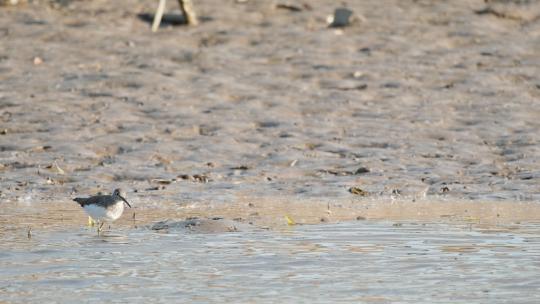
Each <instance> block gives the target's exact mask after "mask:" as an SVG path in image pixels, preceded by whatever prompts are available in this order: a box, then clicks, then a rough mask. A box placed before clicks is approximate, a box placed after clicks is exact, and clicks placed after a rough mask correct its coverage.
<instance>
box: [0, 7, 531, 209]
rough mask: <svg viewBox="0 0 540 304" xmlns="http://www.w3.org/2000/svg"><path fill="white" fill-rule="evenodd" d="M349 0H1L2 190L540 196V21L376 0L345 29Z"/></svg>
mask: <svg viewBox="0 0 540 304" xmlns="http://www.w3.org/2000/svg"><path fill="white" fill-rule="evenodd" d="M331 3H333V2H332V1H314V2H310V4H309V6H308V8H303V9H302V10H301V11H300V12H291V11H289V10H285V9H276V8H275V6H274V5H273V4H271V3H265V2H257V1H255V2H252V1H248V2H247V3H243V4H242V3H230V4H228V5H221V6H219V7H220V9H219V10H217V9H215V7H216V5H217V2H215V1H201V3H198V4H197V10H198V11H199V15H200V16H201V19H202V20H203V22H202V23H201V25H200V26H198V27H193V28H188V27H184V26H165V27H163V28H161V29H160V31H159V32H158V33H155V34H152V33H151V32H150V31H149V30H148V29H149V24H148V23H146V22H144V21H142V20H141V19H139V18H138V17H137V16H138V14H144V13H149V12H152V11H153V10H154V5H155V3H154V1H134V0H132V1H129V0H127V1H123V2H122V3H117V2H115V1H112V2H111V1H76V2H72V3H71V4H70V5H68V6H66V7H60V8H49V7H47V6H44V5H22V6H17V7H3V8H2V9H1V10H0V14H1V15H0V17H1V18H0V35H2V36H1V39H2V48H1V49H0V58H1V59H0V71H1V73H0V111H1V112H0V114H1V119H2V120H1V121H2V124H1V125H2V129H3V130H2V135H0V138H1V147H0V155H1V160H2V161H1V168H0V170H2V177H1V179H0V185H1V186H2V187H1V188H2V190H1V191H2V192H1V194H0V195H1V201H2V202H3V204H4V205H5V204H10V203H12V202H14V201H17V200H25V199H26V198H28V197H30V198H31V201H32V202H36V201H50V202H65V203H66V204H69V201H70V199H71V198H72V197H73V196H75V195H83V194H88V195H90V194H95V193H96V192H98V191H102V192H110V191H111V190H112V189H113V188H115V187H123V188H126V189H127V190H128V191H129V192H130V196H131V197H133V198H134V199H136V200H140V201H141V202H144V204H148V203H150V204H153V205H155V206H159V205H161V204H162V203H164V202H167V203H172V204H173V205H174V204H178V205H185V204H193V203H194V202H202V203H216V204H221V203H223V204H226V203H235V202H236V201H237V200H238V199H239V198H242V197H250V198H254V199H262V200H271V199H273V198H278V199H280V200H288V201H294V202H306V203H307V204H308V202H310V201H313V200H320V201H323V203H327V202H335V203H346V202H350V201H351V200H355V201H356V200H359V201H364V200H373V199H380V200H382V201H389V200H390V199H391V197H392V196H396V195H398V196H400V197H402V198H403V197H405V198H407V199H411V200H412V199H415V198H427V199H430V198H432V199H439V198H440V197H443V198H445V199H447V200H448V201H452V200H453V199H459V200H471V201H490V202H491V201H495V202H497V201H504V202H508V201H512V202H516V201H526V202H537V201H538V198H539V193H540V192H539V188H538V182H537V181H538V174H539V172H540V166H539V162H538V155H539V153H538V150H539V149H540V145H539V143H540V141H539V139H540V138H539V136H540V135H539V132H537V131H538V130H539V124H540V122H539V121H538V119H537V118H538V117H540V116H539V114H540V111H539V104H538V97H539V93H540V90H539V88H538V87H539V85H540V79H539V76H538V75H540V73H539V72H540V71H539V66H538V64H539V62H540V60H539V59H540V58H539V55H538V54H539V52H538V51H539V49H538V43H537V41H538V37H539V34H540V25H539V24H540V23H539V22H535V21H523V20H515V19H508V18H501V17H497V16H496V15H493V14H480V13H478V10H481V9H482V8H483V7H484V4H483V2H482V1H457V2H454V3H452V4H449V3H439V2H429V1H420V2H416V3H402V2H400V1H385V3H384V4H385V5H382V4H380V3H379V2H378V1H362V2H359V3H354V4H352V3H351V4H350V6H351V8H352V9H353V11H354V12H355V13H356V16H357V21H356V23H354V24H353V25H352V26H350V27H347V28H344V29H329V28H327V27H326V21H325V18H326V16H327V15H328V14H331V12H332V11H333V8H334V7H333V6H332V5H331ZM169 5H170V6H171V7H174V5H173V4H169ZM168 12H174V11H171V10H169V11H168ZM35 58H39V60H38V61H36V62H35ZM35 63H38V64H35ZM205 181H206V182H205ZM350 187H359V188H360V189H362V190H364V191H366V192H367V194H368V197H366V198H364V197H360V198H358V197H356V196H355V195H352V194H351V193H350V192H349V191H348V189H349V188H350ZM135 191H137V192H135ZM140 207H145V206H140Z"/></svg>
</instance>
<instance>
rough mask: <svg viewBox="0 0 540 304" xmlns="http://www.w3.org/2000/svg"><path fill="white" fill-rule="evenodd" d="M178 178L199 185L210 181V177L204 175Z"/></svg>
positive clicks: (183, 175) (186, 175)
mask: <svg viewBox="0 0 540 304" xmlns="http://www.w3.org/2000/svg"><path fill="white" fill-rule="evenodd" d="M178 178H180V179H183V180H190V181H193V182H199V183H208V182H209V181H210V179H209V178H208V176H206V175H204V174H193V175H188V174H181V175H178Z"/></svg>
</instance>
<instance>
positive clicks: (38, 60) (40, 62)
mask: <svg viewBox="0 0 540 304" xmlns="http://www.w3.org/2000/svg"><path fill="white" fill-rule="evenodd" d="M42 63H43V59H41V58H39V57H34V65H40V64H42Z"/></svg>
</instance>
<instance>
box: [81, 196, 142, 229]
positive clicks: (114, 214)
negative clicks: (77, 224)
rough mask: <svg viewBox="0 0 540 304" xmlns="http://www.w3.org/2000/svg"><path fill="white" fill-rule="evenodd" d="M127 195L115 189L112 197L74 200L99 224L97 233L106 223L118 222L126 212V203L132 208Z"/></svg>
mask: <svg viewBox="0 0 540 304" xmlns="http://www.w3.org/2000/svg"><path fill="white" fill-rule="evenodd" d="M125 197H126V193H125V192H124V191H122V190H120V189H114V191H113V193H112V195H96V196H91V197H87V198H82V197H77V198H74V199H73V200H74V201H76V202H77V203H79V205H81V207H83V209H84V211H86V213H87V214H88V215H89V216H90V217H92V219H94V220H95V221H97V222H98V225H99V226H98V229H97V232H98V234H99V232H100V231H101V227H103V224H104V223H105V222H112V221H115V220H117V219H118V218H119V217H120V216H122V213H123V212H124V203H125V204H126V205H128V207H129V208H131V205H130V204H129V203H128V201H127V200H126V199H125Z"/></svg>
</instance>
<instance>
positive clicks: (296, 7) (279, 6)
mask: <svg viewBox="0 0 540 304" xmlns="http://www.w3.org/2000/svg"><path fill="white" fill-rule="evenodd" d="M275 7H276V8H277V9H285V10H289V11H291V12H301V11H302V7H300V6H299V5H295V4H292V3H278V4H276V6H275Z"/></svg>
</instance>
